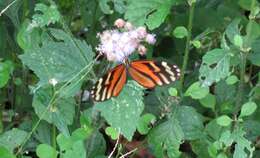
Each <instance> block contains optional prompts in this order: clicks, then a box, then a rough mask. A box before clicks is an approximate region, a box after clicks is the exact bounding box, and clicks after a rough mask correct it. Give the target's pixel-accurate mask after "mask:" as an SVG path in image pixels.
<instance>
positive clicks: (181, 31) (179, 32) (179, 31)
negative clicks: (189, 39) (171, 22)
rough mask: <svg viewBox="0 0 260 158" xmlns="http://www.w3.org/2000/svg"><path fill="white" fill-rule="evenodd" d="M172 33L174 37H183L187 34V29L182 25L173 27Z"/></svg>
mask: <svg viewBox="0 0 260 158" xmlns="http://www.w3.org/2000/svg"><path fill="white" fill-rule="evenodd" d="M173 35H174V36H175V37H176V38H184V37H186V36H188V30H187V29H186V28H185V27H184V26H178V27H176V28H175V29H174V31H173Z"/></svg>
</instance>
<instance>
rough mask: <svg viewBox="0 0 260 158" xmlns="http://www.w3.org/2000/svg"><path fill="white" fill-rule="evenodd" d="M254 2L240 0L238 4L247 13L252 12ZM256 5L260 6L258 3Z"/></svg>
mask: <svg viewBox="0 0 260 158" xmlns="http://www.w3.org/2000/svg"><path fill="white" fill-rule="evenodd" d="M252 1H253V0H239V1H238V4H239V6H240V7H241V8H243V9H245V10H247V11H250V9H251V3H252ZM255 3H256V6H257V5H259V3H258V2H257V1H255Z"/></svg>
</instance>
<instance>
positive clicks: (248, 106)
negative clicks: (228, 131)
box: [239, 101, 257, 118]
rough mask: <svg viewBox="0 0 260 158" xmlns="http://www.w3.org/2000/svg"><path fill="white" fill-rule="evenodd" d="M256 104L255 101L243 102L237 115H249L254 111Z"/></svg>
mask: <svg viewBox="0 0 260 158" xmlns="http://www.w3.org/2000/svg"><path fill="white" fill-rule="evenodd" d="M256 108H257V105H256V103H255V102H252V101H250V102H247V103H245V104H243V106H242V108H241V112H240V115H239V117H240V118H241V117H244V116H249V115H251V114H253V113H254V112H255V110H256Z"/></svg>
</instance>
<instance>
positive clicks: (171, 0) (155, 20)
mask: <svg viewBox="0 0 260 158" xmlns="http://www.w3.org/2000/svg"><path fill="white" fill-rule="evenodd" d="M181 2H182V0H164V1H161V0H150V1H147V0H132V1H129V3H128V5H127V8H126V13H125V18H126V19H128V20H129V21H130V22H132V23H133V24H134V25H144V24H147V26H148V28H149V29H151V30H152V29H155V28H157V27H159V26H160V25H161V24H162V23H163V22H164V20H165V18H166V17H167V15H168V14H169V13H170V9H171V7H172V6H173V5H178V4H180V3H181Z"/></svg>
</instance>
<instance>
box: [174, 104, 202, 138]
mask: <svg viewBox="0 0 260 158" xmlns="http://www.w3.org/2000/svg"><path fill="white" fill-rule="evenodd" d="M176 117H177V119H178V121H179V124H180V126H181V128H182V130H183V133H184V138H185V140H195V139H199V138H202V137H203V128H204V126H203V122H202V116H201V115H200V114H199V113H198V112H197V111H196V110H195V109H194V108H193V107H189V106H180V107H178V108H177V109H176Z"/></svg>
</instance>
